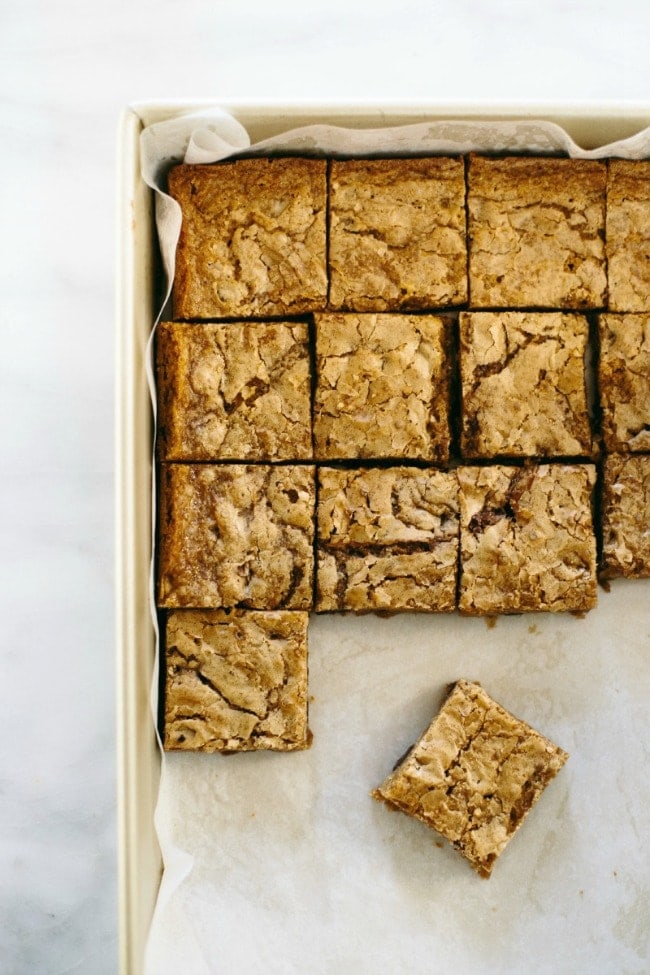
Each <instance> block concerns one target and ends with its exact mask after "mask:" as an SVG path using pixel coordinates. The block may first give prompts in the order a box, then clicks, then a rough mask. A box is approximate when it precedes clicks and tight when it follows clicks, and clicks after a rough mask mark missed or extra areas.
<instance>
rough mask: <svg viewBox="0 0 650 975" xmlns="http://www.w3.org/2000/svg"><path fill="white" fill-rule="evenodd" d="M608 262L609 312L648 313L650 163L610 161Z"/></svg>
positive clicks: (649, 286)
mask: <svg viewBox="0 0 650 975" xmlns="http://www.w3.org/2000/svg"><path fill="white" fill-rule="evenodd" d="M607 262H608V277H609V308H610V310H611V311H637V312H638V311H650V162H648V161H641V160H635V161H632V160H629V159H610V161H609V171H608V178H607Z"/></svg>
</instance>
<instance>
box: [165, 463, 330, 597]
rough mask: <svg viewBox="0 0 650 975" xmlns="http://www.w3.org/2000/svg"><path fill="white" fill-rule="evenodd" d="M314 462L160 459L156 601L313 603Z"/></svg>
mask: <svg viewBox="0 0 650 975" xmlns="http://www.w3.org/2000/svg"><path fill="white" fill-rule="evenodd" d="M314 496H315V483H314V468H313V467H311V466H297V465H287V466H286V467H281V466H278V467H270V466H264V465H259V466H251V465H244V464H238V465H235V464H223V465H212V464H199V465H194V464H163V465H162V467H161V474H160V495H159V559H158V580H159V582H158V603H159V605H160V606H162V607H168V608H176V607H180V608H185V607H187V608H190V607H198V608H200V607H214V608H229V607H244V608H248V609H302V610H308V609H310V608H311V605H312V578H313V565H314V559H313V538H314Z"/></svg>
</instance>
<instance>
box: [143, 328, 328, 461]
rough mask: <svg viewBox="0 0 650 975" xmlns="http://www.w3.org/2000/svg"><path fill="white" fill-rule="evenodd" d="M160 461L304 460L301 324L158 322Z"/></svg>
mask: <svg viewBox="0 0 650 975" xmlns="http://www.w3.org/2000/svg"><path fill="white" fill-rule="evenodd" d="M156 339H157V343H156V364H157V377H158V423H157V431H158V451H159V455H160V457H161V459H162V460H170V461H171V460H200V461H210V460H308V459H310V458H311V456H312V448H311V404H310V364H309V345H308V328H307V325H306V324H304V323H300V322H295V323H289V322H231V323H228V324H223V325H214V324H212V325H208V324H187V323H183V322H162V323H161V324H160V325H159V326H158V330H157V334H156Z"/></svg>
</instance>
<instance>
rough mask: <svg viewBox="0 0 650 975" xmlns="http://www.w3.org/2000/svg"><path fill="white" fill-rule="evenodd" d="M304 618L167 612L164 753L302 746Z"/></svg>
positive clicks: (282, 614) (276, 614)
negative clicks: (178, 750)
mask: <svg viewBox="0 0 650 975" xmlns="http://www.w3.org/2000/svg"><path fill="white" fill-rule="evenodd" d="M307 619H308V614H307V613H296V612H272V613H259V612H255V611H247V610H234V611H232V612H229V613H226V612H223V611H222V610H192V609H190V610H177V611H176V612H171V613H170V614H169V615H168V617H167V626H166V649H165V707H164V736H163V737H164V746H165V749H166V750H168V751H171V750H174V749H181V750H187V751H202V752H239V751H252V750H256V749H272V750H275V751H285V752H286V751H294V750H296V749H299V748H308V747H309V744H310V735H309V729H308V726H307Z"/></svg>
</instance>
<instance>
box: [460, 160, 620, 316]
mask: <svg viewBox="0 0 650 975" xmlns="http://www.w3.org/2000/svg"><path fill="white" fill-rule="evenodd" d="M468 179H469V184H468V198H467V199H468V209H469V276H470V305H471V306H472V307H474V308H481V307H483V308H508V307H511V308H522V307H530V308H566V309H579V308H601V307H604V306H605V304H606V295H607V282H606V274H605V243H604V239H603V238H604V230H605V184H606V168H605V165H604V164H603V163H600V162H592V161H584V160H577V159H547V158H528V157H510V158H507V159H490V158H484V157H481V156H473V157H471V158H470V163H469V176H468Z"/></svg>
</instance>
